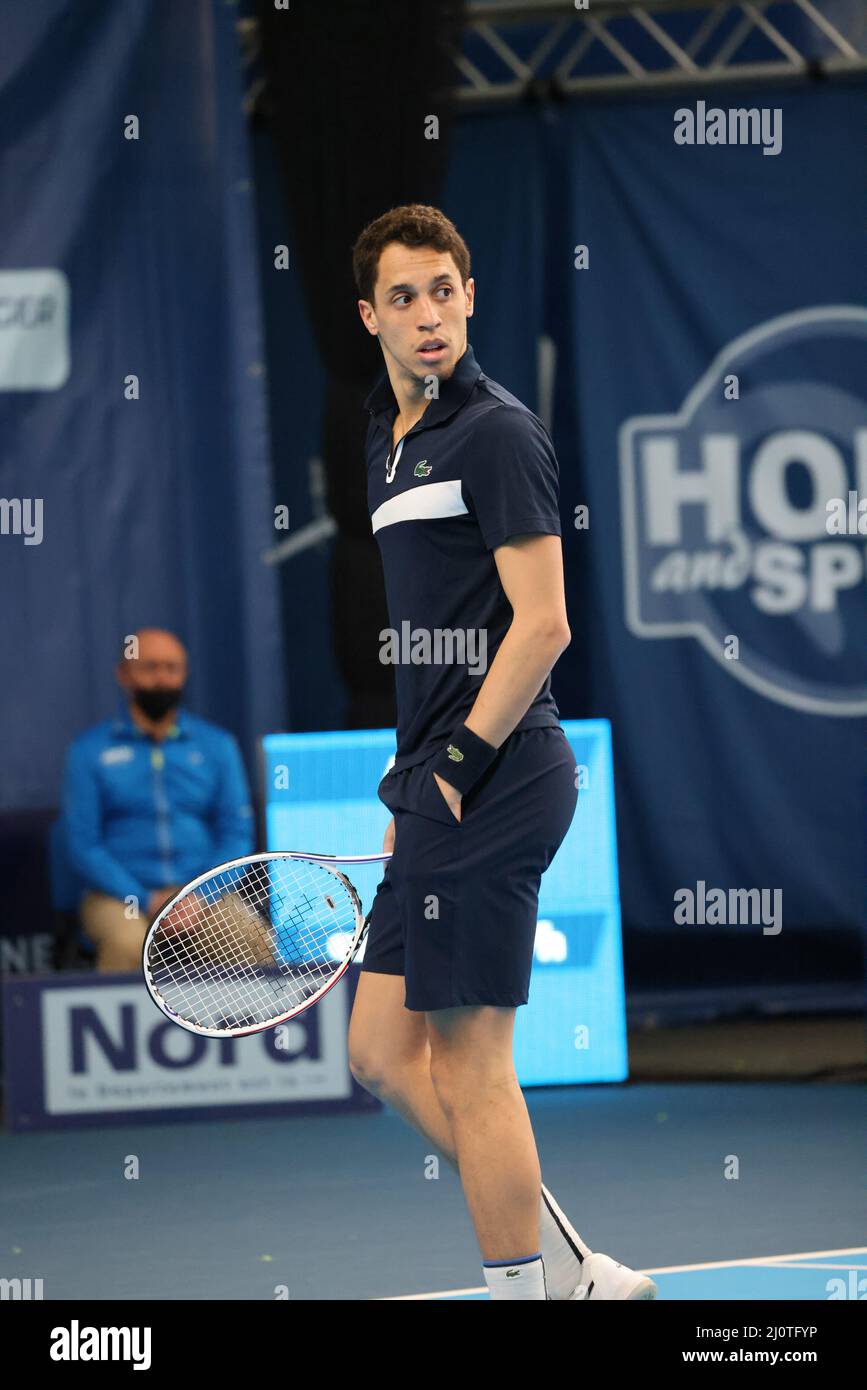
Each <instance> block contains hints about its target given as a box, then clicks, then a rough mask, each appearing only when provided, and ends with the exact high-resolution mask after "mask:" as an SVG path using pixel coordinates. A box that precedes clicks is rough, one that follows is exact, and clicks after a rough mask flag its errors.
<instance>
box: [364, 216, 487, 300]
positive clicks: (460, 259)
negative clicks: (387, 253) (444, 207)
mask: <svg viewBox="0 0 867 1390" xmlns="http://www.w3.org/2000/svg"><path fill="white" fill-rule="evenodd" d="M391 241H398V242H400V243H401V244H402V245H403V246H432V247H433V249H434V250H435V251H450V252H451V255H452V258H453V260H454V263H455V265H456V266H457V268H458V273H459V275H460V277H461V284H462V285H466V283H467V280H468V279H469V278H470V253H469V249H468V247H467V244H466V242H465V241H464V239H463V237H462V236H461V234H460V232H459V231H458V229H457V227H456V226H455V224H454V222H451V221H449V219H448V218H447V217H446V215H445V213H444V212H440V210H439V208H431V207H427V206H426V204H424V203H406V204H404V206H403V207H397V208H390V209H389V211H388V212H384V213H383V214H382V216H381V217H377V218H376V220H375V221H374V222H369V223H368V225H367V226H366V227H365V229H364V231H363V232H362V233H361V235H360V237H359V238H358V240H357V241H356V243H355V245H354V246H353V248H352V272H353V275H354V276H355V284H356V287H357V289H358V296H359V298H360V299H366V300H367V301H368V303H369V304H372V303H373V294H374V289H375V287H376V275H377V270H378V268H379V258H380V256H381V255H382V252H383V249H384V248H385V247H386V246H387V245H388V243H389V242H391Z"/></svg>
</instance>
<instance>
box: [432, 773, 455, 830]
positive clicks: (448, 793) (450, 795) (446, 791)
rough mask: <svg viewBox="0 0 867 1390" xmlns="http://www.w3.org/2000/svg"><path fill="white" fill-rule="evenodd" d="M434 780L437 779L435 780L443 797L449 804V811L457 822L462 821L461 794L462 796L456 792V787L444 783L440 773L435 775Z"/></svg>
mask: <svg viewBox="0 0 867 1390" xmlns="http://www.w3.org/2000/svg"><path fill="white" fill-rule="evenodd" d="M434 778H435V780H436V784H437V786H438V787H439V789H440V791H441V792H442V794H443V796H444V797H445V799H446V802H447V803H448V808H449V810H450V811H451V813H452V815H453V816H454V818H455V820H460V818H461V794H460V792H458V791H455V789H454V787H450V786H449V784H448V782H444V781H443V779H442V777H440V775H439V773H438V772H435V773H434Z"/></svg>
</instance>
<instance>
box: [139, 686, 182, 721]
mask: <svg viewBox="0 0 867 1390" xmlns="http://www.w3.org/2000/svg"><path fill="white" fill-rule="evenodd" d="M183 693H184V691H183V687H182V686H179V687H177V688H176V689H173V690H170V689H169V688H168V687H158V688H157V689H156V690H134V691H133V700H134V701H135V703H136V704H137V705H138V707H139V709H140V710H141V712H142V714H146V715H147V717H148V719H162V718H163V717H164V716H165V715H167V714H168V712H169V710H172V709H175V708H176V707H177V706H178V705H179V704H180V702H181V696H182V695H183Z"/></svg>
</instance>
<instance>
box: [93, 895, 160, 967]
mask: <svg viewBox="0 0 867 1390" xmlns="http://www.w3.org/2000/svg"><path fill="white" fill-rule="evenodd" d="M79 916H80V918H81V925H82V929H83V931H84V934H85V936H86V937H88V939H89V940H90V941H92V942H93V944H94V946H95V947H96V968H97V970H98V971H99V972H100V973H102V974H118V973H120V972H125V971H132V970H139V969H140V968H141V953H142V945H143V944H144V936H145V928H146V926H147V923H146V922H145V921H144V919H143V918H142V917H141V916H139V917H137V918H129V917H127V915H126V905H125V904H124V903H123V902H122V901H121V900H120V898H112V897H109V895H108V894H107V893H85V895H84V897H83V898H82V900H81V907H80V909H79Z"/></svg>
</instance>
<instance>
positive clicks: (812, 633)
mask: <svg viewBox="0 0 867 1390" xmlns="http://www.w3.org/2000/svg"><path fill="white" fill-rule="evenodd" d="M865 382H867V309H862V308H860V307H858V306H857V305H832V306H827V307H824V308H822V307H819V308H810V309H802V310H799V311H797V312H796V313H791V314H784V315H782V316H781V317H779V318H776V319H772V320H771V321H770V322H768V323H762V324H758V325H757V326H756V327H755V328H753V329H752V330H751V331H750V332H748V333H745V334H743V335H741V336H740V337H739V338H737V339H736V341H735V342H733V343H730V344H729V345H728V347H726V348H725V349H724V350H723V351H722V352H721V353H720V354H719V355H718V357H717V358H716V359H715V361H714V362H713V363H712V364H711V365H710V366H709V367H708V370H707V371H706V372H705V373H704V374H703V376H702V377H701V379H700V380H699V381H698V382H697V384H696V385H695V386H694V387H693V389H692V391H690V393H689V395H688V396H687V398H686V400H685V401H684V403H683V406H682V407H681V409H680V410H679V411H678V412H677V413H676V414H672V415H648V416H643V417H638V418H635V419H631V420H628V421H627V422H626V423H625V424H624V426H623V428H622V430H621V435H620V464H621V503H622V509H623V530H622V536H623V561H624V573H625V599H626V621H627V625H628V626H629V628H630V630H631V631H632V632H633V633H634V634H635V635H636V636H637V637H650V638H654V637H686V638H694V639H695V640H697V641H698V642H699V643H700V644H701V645H702V647H704V649H705V651H707V652H708V653H709V654H710V655H711V656H712V657H713V659H714V660H715V661H717V662H719V664H720V666H721V667H722V668H723V669H724V670H725V671H726V672H728V674H729V675H731V676H733V677H735V679H737V680H741V681H743V682H744V683H745V684H746V685H749V686H750V687H751V688H752V689H753V690H757V691H758V692H759V693H760V694H762V695H764V696H765V697H766V698H767V699H769V700H774V701H776V702H777V703H778V704H783V705H790V706H791V707H792V708H794V709H800V710H804V711H806V712H807V713H810V714H830V715H838V716H852V715H864V714H867V669H865V660H864V653H865V650H867V601H865V573H867V571H865V564H867V403H865V400H864V395H863V386H864V383H865ZM858 499H864V505H863V506H860V504H859V500H858Z"/></svg>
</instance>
